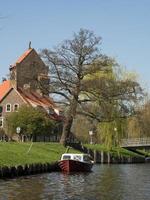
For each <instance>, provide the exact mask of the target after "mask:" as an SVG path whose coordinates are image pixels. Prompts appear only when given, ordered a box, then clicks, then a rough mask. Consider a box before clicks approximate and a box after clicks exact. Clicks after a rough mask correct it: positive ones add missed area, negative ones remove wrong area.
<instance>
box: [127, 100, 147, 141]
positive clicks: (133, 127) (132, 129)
mask: <svg viewBox="0 0 150 200" xmlns="http://www.w3.org/2000/svg"><path fill="white" fill-rule="evenodd" d="M128 137H137V138H139V137H150V101H149V100H148V101H147V102H146V103H145V104H144V105H141V106H140V107H138V108H137V111H136V116H134V117H132V118H130V119H129V120H128Z"/></svg>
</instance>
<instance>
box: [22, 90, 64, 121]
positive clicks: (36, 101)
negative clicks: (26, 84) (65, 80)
mask: <svg viewBox="0 0 150 200" xmlns="http://www.w3.org/2000/svg"><path fill="white" fill-rule="evenodd" d="M18 92H19V94H20V95H21V96H22V97H23V99H24V100H25V101H26V102H27V103H28V104H30V105H31V106H41V107H43V108H45V109H46V110H47V109H48V108H52V109H53V110H54V113H53V114H50V118H52V119H54V120H58V121H60V120H61V121H62V120H63V118H62V116H59V115H58V114H57V113H56V112H55V109H57V110H59V109H58V107H57V106H56V105H55V103H54V102H53V100H52V99H51V98H49V97H46V96H41V95H39V94H37V93H36V92H33V91H30V92H28V91H25V90H23V89H21V88H19V89H18Z"/></svg>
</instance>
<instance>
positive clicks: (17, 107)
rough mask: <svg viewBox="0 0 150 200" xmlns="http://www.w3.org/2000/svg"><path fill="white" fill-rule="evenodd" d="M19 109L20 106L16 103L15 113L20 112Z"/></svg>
mask: <svg viewBox="0 0 150 200" xmlns="http://www.w3.org/2000/svg"><path fill="white" fill-rule="evenodd" d="M18 109H19V104H17V103H16V104H14V111H15V112H17V111H18Z"/></svg>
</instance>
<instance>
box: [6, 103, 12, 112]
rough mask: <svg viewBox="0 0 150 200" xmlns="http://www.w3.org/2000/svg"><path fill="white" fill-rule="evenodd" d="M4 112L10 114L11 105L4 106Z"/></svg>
mask: <svg viewBox="0 0 150 200" xmlns="http://www.w3.org/2000/svg"><path fill="white" fill-rule="evenodd" d="M6 112H11V104H7V105H6Z"/></svg>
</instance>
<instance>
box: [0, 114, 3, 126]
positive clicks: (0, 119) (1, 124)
mask: <svg viewBox="0 0 150 200" xmlns="http://www.w3.org/2000/svg"><path fill="white" fill-rule="evenodd" d="M0 128H3V118H2V117H0Z"/></svg>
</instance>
